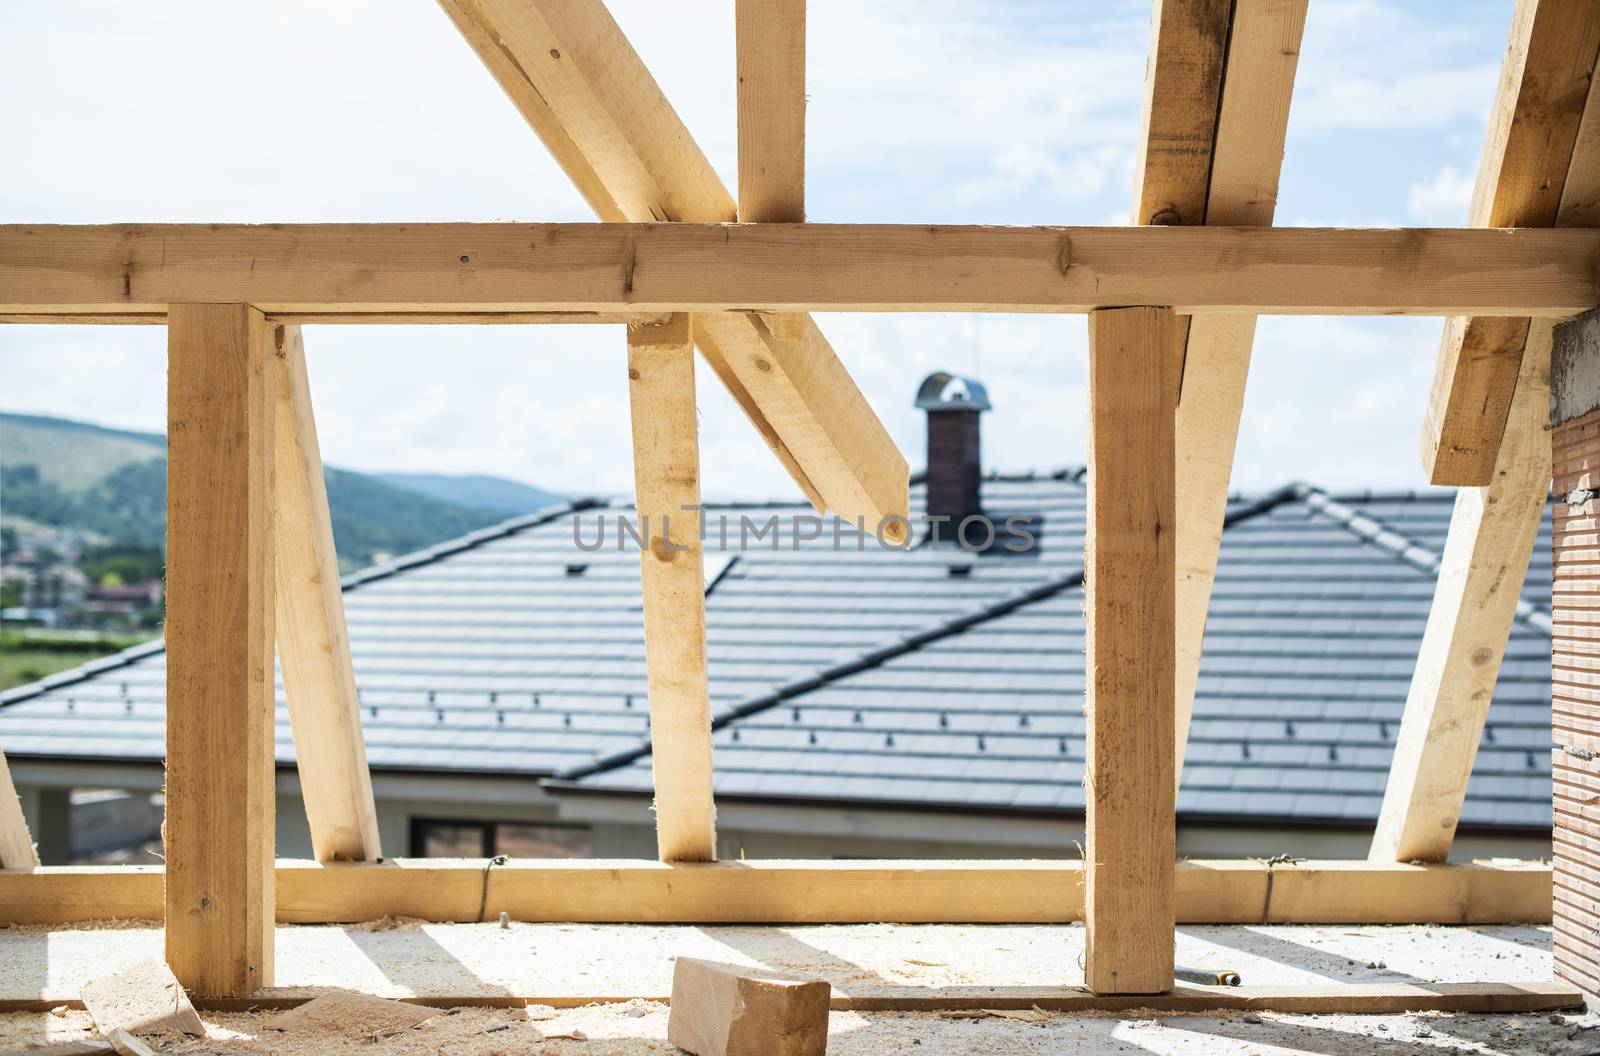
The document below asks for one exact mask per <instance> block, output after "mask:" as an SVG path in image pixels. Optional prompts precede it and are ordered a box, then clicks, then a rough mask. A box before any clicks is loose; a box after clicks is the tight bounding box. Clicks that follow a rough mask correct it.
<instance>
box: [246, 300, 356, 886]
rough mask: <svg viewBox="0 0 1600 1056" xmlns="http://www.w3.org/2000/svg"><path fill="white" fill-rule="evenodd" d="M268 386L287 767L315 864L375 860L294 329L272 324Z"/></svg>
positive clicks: (352, 689) (312, 425) (312, 424)
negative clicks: (294, 778) (292, 770)
mask: <svg viewBox="0 0 1600 1056" xmlns="http://www.w3.org/2000/svg"><path fill="white" fill-rule="evenodd" d="M275 329H276V344H277V356H276V357H275V358H274V360H273V365H274V370H275V372H276V375H277V377H276V379H275V381H274V388H275V405H276V409H275V414H276V420H275V424H274V428H275V437H274V448H275V452H276V455H275V458H276V471H277V478H276V482H275V483H276V487H277V502H276V505H275V509H276V525H275V527H276V531H277V536H276V547H275V552H276V555H277V561H276V565H277V581H276V582H277V592H278V593H277V606H276V609H277V620H276V624H277V632H278V662H279V664H280V665H281V666H282V668H283V692H284V696H285V697H286V698H287V699H288V703H289V723H290V725H291V727H292V728H293V731H294V754H295V765H296V766H297V768H298V769H299V773H300V793H301V797H302V798H303V799H304V800H305V807H306V820H307V821H308V822H309V823H310V827H311V847H312V852H313V853H314V854H315V855H316V858H317V860H318V861H319V862H335V861H340V862H362V861H373V860H376V859H378V858H380V857H382V855H383V852H382V851H381V850H380V849H379V846H378V812H377V807H376V805H375V804H374V802H373V798H372V774H371V773H370V772H369V771H368V769H367V742H366V739H365V738H364V737H363V735H362V732H361V705H360V703H359V702H358V701H357V699H356V676H355V669H354V668H353V667H352V666H351V662H350V635H349V632H348V631H347V630H346V629H345V621H344V595H343V593H341V591H340V589H339V560H338V558H337V557H336V556H335V555H334V548H333V522H332V520H331V519H330V518H329V516H328V489H327V486H326V484H325V482H324V481H323V477H322V451H321V448H320V447H319V446H318V444H317V423H316V419H315V417H314V416H313V414H312V410H311V381H310V379H309V378H308V377H307V375H306V352H305V342H304V340H303V339H302V337H301V333H300V327H299V326H297V325H293V324H291V325H289V326H282V327H277V328H275Z"/></svg>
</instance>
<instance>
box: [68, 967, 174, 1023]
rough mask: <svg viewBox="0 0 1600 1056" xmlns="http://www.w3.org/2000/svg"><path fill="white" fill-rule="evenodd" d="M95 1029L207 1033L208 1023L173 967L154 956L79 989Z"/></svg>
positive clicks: (90, 981)
mask: <svg viewBox="0 0 1600 1056" xmlns="http://www.w3.org/2000/svg"><path fill="white" fill-rule="evenodd" d="M78 996H79V997H81V998H83V1007H84V1008H86V1009H88V1010H89V1018H91V1019H93V1020H94V1025H95V1029H96V1030H98V1031H100V1033H102V1034H105V1035H107V1036H109V1035H110V1034H111V1032H112V1031H113V1030H119V1029H120V1030H126V1031H129V1032H131V1033H134V1034H193V1035H196V1036H201V1035H204V1034H205V1032H206V1028H205V1025H204V1024H203V1023H201V1022H200V1016H199V1015H198V1014H197V1013H196V1012H195V1010H194V1005H192V1004H190V1003H189V995H188V994H187V993H185V992H184V989H183V987H182V985H180V984H179V982H178V979H177V977H176V976H174V975H173V974H172V969H170V968H168V967H167V965H166V963H165V962H164V961H159V960H157V959H155V958H154V957H150V958H147V959H146V960H143V961H139V962H138V963H136V964H130V965H129V966H128V967H126V968H124V969H123V970H122V971H120V972H116V973H114V974H112V975H103V976H101V977H100V978H98V979H91V980H89V981H88V982H87V983H84V984H83V989H82V990H80V991H79V992H78Z"/></svg>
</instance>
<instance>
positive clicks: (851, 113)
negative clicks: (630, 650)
mask: <svg viewBox="0 0 1600 1056" xmlns="http://www.w3.org/2000/svg"><path fill="white" fill-rule="evenodd" d="M610 6H611V9H612V11H613V13H614V14H615V15H616V18H617V20H618V22H619V23H621V25H622V28H623V29H624V31H625V32H626V33H627V34H628V36H629V39H630V40H631V41H632V42H633V44H634V46H635V48H636V49H637V50H638V51H639V53H640V54H641V55H642V57H643V58H644V61H645V63H646V64H647V65H648V66H649V68H650V70H651V71H652V73H653V74H654V75H655V77H656V79H657V81H658V82H659V83H660V84H661V86H662V88H663V90H664V91H665V93H666V95H667V97H668V98H669V99H670V100H671V102H672V104H673V106H674V107H675V108H676V109H677V111H678V113H679V115H680V116H681V117H682V118H683V120H684V123H685V124H686V125H687V126H688V128H689V130H690V132H691V133H692V134H693V135H694V136H695V138H696V139H697V140H698V141H699V143H700V145H701V146H702V148H703V149H704V150H705V152H706V154H707V155H708V156H709V157H710V159H711V161H712V163H713V165H714V166H715V167H716V169H717V171H718V172H719V173H720V174H721V176H722V178H723V180H724V182H725V183H727V184H728V186H729V187H730V188H731V187H733V186H734V185H735V182H736V168H737V166H736V149H737V144H736V123H735V107H734V46H733V44H734V42H733V3H732V0H670V2H662V0H610ZM1511 7H1512V0H1409V2H1397V0H1312V2H1311V7H1310V16H1309V18H1308V21H1307V25H1306V31H1305V38H1304V42H1303V46H1302V49H1301V57H1300V65H1299V76H1298V79H1297V82H1296V85H1295V93H1294V99H1293V104H1292V107H1291V110H1290V118H1289V132H1288V142H1287V146H1286V150H1285V160H1284V168H1283V178H1282V184H1281V189H1280V195H1279V205H1278V211H1277V217H1278V222H1279V223H1280V224H1295V225H1319V226H1322V225H1327V226H1363V227H1381V226H1399V225H1411V226H1419V225H1422V226H1455V225H1459V224H1461V223H1463V222H1464V221H1465V218H1466V211H1467V204H1468V199H1469V197H1470V194H1471V188H1472V179H1473V176H1474V173H1475V172H1476V167H1477V158H1478V154H1479V152H1480V150H1481V148H1482V144H1483V138H1484V130H1485V123H1486V120H1487V116H1488V111H1489V106H1490V103H1491V101H1492V98H1493V94H1494V88H1495V80H1496V76H1497V72H1498V69H1499V64H1500V57H1501V54H1502V52H1503V51H1504V49H1505V43H1506V35H1507V30H1508V27H1509V24H1510V16H1511ZM1149 19H1150V4H1149V3H1148V0H1145V2H1121V0H1088V2H1077V0H1074V2H1068V0H870V2H868V0H811V3H810V16H809V26H808V55H809V58H808V65H809V68H808V96H809V107H808V116H807V122H808V124H807V194H806V205H807V213H808V217H809V219H811V220H813V221H819V222H820V221H825V222H842V223H920V222H928V223H944V224H953V223H985V224H1121V223H1126V222H1127V220H1128V211H1129V208H1130V204H1131V201H1132V197H1133V193H1132V192H1133V164H1134V153H1135V148H1136V142H1137V139H1138V135H1139V110H1140V105H1141V103H1142V94H1143V83H1144V65H1145V57H1146V51H1147V49H1148V45H1149V36H1150V27H1149ZM0 99H3V100H5V102H4V104H0V142H3V143H5V144H6V145H7V146H6V153H5V156H4V159H3V162H0V173H3V176H0V222H4V223H20V222H38V223H44V222H59V223H113V222H122V221H130V222H132V221H141V222H202V221H229V222H337V221H488V220H503V219H515V220H523V221H581V220H592V219H593V216H592V214H591V213H590V212H589V211H588V208H587V206H586V205H585V204H584V202H583V200H582V199H581V198H580V197H579V196H578V194H577V192H576V191H574V190H573V188H572V186H571V184H570V183H569V182H568V180H567V179H566V177H565V176H564V175H563V174H562V172H561V171H560V169H559V168H558V167H557V166H556V165H555V163H554V162H553V161H552V160H551V159H550V157H549V155H548V154H547V153H546V151H545V149H544V147H543V145H542V144H541V143H540V142H539V139H538V137H537V136H535V135H534V134H533V132H532V131H531V130H530V129H529V128H528V127H527V125H526V124H525V122H524V121H523V120H522V118H521V116H520V115H519V114H518V113H517V111H516V110H515V109H514V108H513V107H512V105H511V104H510V102H509V101H507V99H506V98H505V96H504V95H503V94H502V93H501V91H500V89H499V87H498V86H497V85H496V84H495V82H494V80H493V79H492V78H491V77H490V76H489V74H488V73H487V72H486V71H485V70H484V69H483V67H482V66H481V65H480V64H479V62H478V60H477V58H476V56H474V55H473V53H472V51H471V50H470V49H469V48H468V46H467V44H466V42H465V41H464V40H463V39H462V38H461V37H460V36H459V35H458V34H457V33H456V31H455V30H454V28H453V27H452V26H451V24H450V23H449V21H448V19H447V18H446V16H445V15H444V13H443V12H442V11H441V10H440V9H439V8H438V7H437V6H436V5H435V4H434V3H433V2H432V0H333V2H330V0H273V2H271V3H267V4H262V3H245V2H237V0H235V2H226V0H225V2H218V0H163V2H162V3H160V4H129V3H126V2H125V0H118V2H114V3H113V2H106V0H54V2H52V3H50V4H5V5H0ZM818 321H819V322H820V323H821V325H822V327H823V330H824V332H825V333H826V334H827V335H828V336H829V338H830V340H831V341H832V344H833V346H834V348H835V350H836V351H837V352H838V354H839V356H840V358H841V359H842V360H843V361H844V363H845V365H846V366H847V367H848V368H849V369H850V371H851V373H852V375H853V376H854V378H855V379H856V382H857V384H858V385H859V386H860V388H861V389H862V391H863V392H864V393H865V394H866V397H867V399H868V401H869V402H870V403H871V404H872V406H873V408H874V409H875V410H876V412H877V413H878V415H879V417H880V418H881V419H882V420H883V421H884V423H885V425H886V426H887V428H888V429H889V431H890V433H891V434H892V435H893V437H894V439H895V441H896V442H897V443H898V444H899V445H900V448H901V450H902V451H903V452H904V453H905V454H906V457H907V459H908V460H909V461H910V463H911V465H912V466H913V468H916V467H920V465H921V463H922V461H923V423H922V421H921V418H920V415H919V412H916V411H915V410H913V408H912V406H911V404H912V398H913V395H914V393H915V390H916V385H917V382H918V381H919V380H920V379H921V378H922V377H923V376H924V375H925V374H927V373H928V372H930V371H932V370H938V369H948V370H953V371H956V372H959V373H967V374H974V375H976V376H978V377H980V378H981V379H982V380H983V381H984V382H985V383H986V384H987V385H988V387H989V392H990V397H991V401H992V403H993V405H994V410H993V411H992V412H991V413H990V414H988V415H986V416H985V419H984V445H985V446H984V460H985V464H986V466H987V467H988V468H991V469H998V470H1002V471H1010V472H1015V471H1026V470H1029V469H1034V470H1040V471H1045V470H1049V469H1053V468H1055V467H1059V466H1065V465H1074V464H1079V463H1081V462H1082V460H1083V458H1084V444H1085V432H1086V431H1085V414H1086V411H1087V402H1086V401H1087V392H1086V382H1085V377H1086V365H1087V364H1086V344H1087V335H1086V327H1085V320H1084V317H1082V316H1044V315H965V314H945V313H927V314H903V315H868V314H830V315H819V316H818ZM1439 331H1440V321H1439V320H1437V319H1357V318H1316V317H1271V318H1264V319H1262V320H1261V323H1260V326H1259V328H1258V331H1257V338H1256V346H1255V354H1254V360H1253V365H1252V370H1251V375H1250V380H1249V385H1248V389H1247V394H1246V400H1245V409H1244V418H1243V422H1242V425H1241V429H1240V437H1239V451H1238V456H1237V460H1236V463H1235V468H1234V478H1233V479H1234V485H1235V487H1236V488H1238V489H1242V490H1246V491H1255V490H1263V489H1267V488H1271V487H1275V486H1277V485H1279V484H1282V483H1285V482H1287V481H1290V480H1309V481H1312V482H1315V483H1318V484H1322V485H1324V486H1328V487H1331V488H1336V489H1352V488H1382V489H1391V488H1415V487H1421V486H1423V485H1424V484H1425V480H1424V477H1423V472H1422V468H1421V464H1420V462H1419V459H1418V456H1417V453H1416V451H1417V435H1418V430H1419V428H1420V426H1421V422H1422V414H1423V408H1424V405H1425V403H1426V400H1427V393H1428V387H1429V382H1430V379H1431V377H1432V370H1433V361H1434V358H1435V355H1436V353H1437V350H1438V343H1439ZM306 349H307V357H308V364H309V371H310V377H311V385H312V393H313V398H314V402H315V406H316V414H317V424H318V430H319V434H320V440H321V445H322V452H323V457H324V459H325V460H326V461H327V462H329V463H331V464H335V465H341V466H346V467H350V468H354V469H362V470H408V471H428V472H447V473H492V474H498V475H501V476H506V477H511V478H514V479H518V480H523V481H526V482H529V483H532V484H536V485H539V486H541V487H546V488H549V489H552V490H556V491H562V492H566V493H569V494H598V493H618V494H626V493H629V492H631V489H632V468H631V459H630V453H629V452H630V441H629V436H628V414H627V390H626V377H625V374H626V363H625V357H626V349H625V342H624V337H623V334H622V331H621V329H620V328H617V327H609V326H604V327H603V326H526V327H515V326H409V327H400V326H308V327H307V328H306ZM164 356H165V331H164V330H163V328H161V327H148V326H146V327H119V326H104V327H69V326H4V327H0V410H10V411H23V412H28V413H34V414H52V415H60V416H65V417H71V418H80V419H86V420H90V421H95V422H100V423H104V424H108V425H114V426H118V427H123V428H132V429H143V430H152V431H160V430H162V429H163V428H164V423H165V414H166V411H165V359H164ZM698 402H699V406H700V418H701V447H702V455H701V461H702V481H703V490H704V492H705V494H706V495H707V496H708V497H709V498H730V497H742V498H750V499H755V498H768V497H779V496H787V495H792V494H793V493H794V489H793V487H792V486H791V485H790V483H789V480H788V477H787V475H786V474H785V472H784V471H783V469H782V467H781V466H779V464H778V463H777V461H776V460H775V459H774V458H773V457H772V455H771V453H770V452H769V451H768V450H767V449H766V447H765V445H764V444H762V443H761V441H760V439H759V438H758V437H757V435H756V434H755V432H754V430H753V429H752V428H751V427H750V425H749V424H748V422H747V421H746V420H745V418H744V417H743V415H742V414H741V412H740V411H739V410H738V408H737V407H736V406H735V405H734V404H733V402H732V401H731V400H730V399H729V398H728V397H727V396H726V394H725V393H724V392H723V391H722V390H721V388H720V386H719V384H718V383H717V381H716V379H715V377H714V376H712V375H711V374H709V373H708V372H707V371H706V370H705V369H704V367H703V365H702V366H701V368H700V370H699V377H698Z"/></svg>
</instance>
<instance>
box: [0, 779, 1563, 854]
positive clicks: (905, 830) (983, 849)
mask: <svg viewBox="0 0 1600 1056" xmlns="http://www.w3.org/2000/svg"><path fill="white" fill-rule="evenodd" d="M11 766H12V773H13V777H14V779H15V781H16V784H17V790H18V793H19V795H20V796H21V799H22V804H23V811H24V813H25V815H26V816H27V818H28V824H29V827H30V830H31V832H32V833H33V837H34V840H35V842H36V843H38V844H39V848H40V855H41V858H42V859H43V860H44V861H45V862H46V863H47V864H55V863H62V862H65V861H66V860H67V853H68V843H67V834H68V826H69V824H70V823H69V816H70V814H69V797H70V794H71V791H72V789H74V788H79V789H84V788H97V789H100V788H116V789H125V790H127V791H130V792H139V793H145V794H148V793H152V792H158V791H160V790H161V786H162V768H161V766H160V765H159V764H153V763H146V764H124V763H96V762H92V761H89V762H84V761H76V762H60V761H46V760H30V759H14V760H12V763H11ZM373 792H374V795H375V796H376V797H377V804H378V825H379V831H380V838H381V840H382V846H383V851H384V854H385V855H386V856H388V857H403V856H406V855H409V854H410V853H412V847H411V827H412V823H413V821H414V820H415V819H432V820H435V821H443V822H449V821H465V822H490V821H503V822H522V823H534V824H540V823H543V824H567V825H580V826H584V827H585V828H587V829H588V831H589V834H590V836H591V839H592V845H593V852H594V856H595V857H597V858H644V859H653V858H655V856H656V842H655V822H654V817H653V815H652V814H651V811H650V801H649V799H648V797H644V796H611V795H597V794H591V793H584V794H578V795H574V794H563V795H560V796H552V795H550V794H549V793H548V792H546V791H545V790H544V789H542V788H541V787H540V786H539V785H538V784H537V782H535V781H534V780H533V779H531V778H526V777H495V776H483V777H477V776H469V775H440V774H423V773H401V772H394V771H380V772H377V773H374V774H373ZM1369 839H1370V833H1369V832H1366V831H1362V830H1356V829H1348V830H1331V829H1317V828H1310V827H1306V826H1263V827H1244V826H1216V825H1180V826H1179V830H1178V853H1179V854H1181V855H1184V856H1187V857H1193V858H1240V857H1256V858H1266V857H1271V856H1273V855H1276V854H1289V855H1293V856H1295V857H1299V858H1365V857H1366V854H1367V844H1368V840H1369ZM1082 842H1083V824H1082V822H1081V821H1071V820H1058V819H1052V818H1044V817H1010V816H1003V815H994V816H979V815H970V814H954V813H943V812H938V811H907V810H901V811H894V810H879V809H870V808H863V809H853V808H844V807H834V806H825V805H808V804H777V803H745V802H725V803H720V804H718V811H717V854H718V856H719V857H722V858H726V859H737V858H741V857H745V858H818V859H827V858H1075V857H1078V856H1079V855H1080V854H1081V851H1080V849H1079V848H1080V846H1081V844H1082ZM1550 850H1551V848H1550V838H1549V836H1548V834H1546V835H1544V836H1514V835H1489V836H1485V835H1481V834H1470V833H1469V834H1464V835H1461V836H1459V837H1457V839H1456V843H1455V848H1454V851H1453V852H1452V854H1451V858H1452V860H1453V861H1471V860H1473V859H1477V858H1495V857H1498V858H1548V857H1549V856H1550ZM278 855H279V856H280V857H284V858H310V857H311V856H312V852H311V833H310V828H309V826H308V825H307V822H306V814H305V807H304V804H303V802H302V800H301V794H300V783H299V778H298V776H297V775H296V773H295V772H294V771H293V770H280V771H279V773H278Z"/></svg>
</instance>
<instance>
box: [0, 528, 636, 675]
mask: <svg viewBox="0 0 1600 1056" xmlns="http://www.w3.org/2000/svg"><path fill="white" fill-rule="evenodd" d="M607 504H608V500H606V499H603V498H583V499H570V500H566V501H562V502H558V503H552V504H550V505H549V506H544V507H541V508H540V509H537V510H535V511H534V512H532V513H524V514H518V515H517V516H515V517H509V518H507V519H506V520H504V521H501V522H500V523H498V524H493V525H490V526H489V527H487V528H479V529H478V530H477V531H473V532H468V533H467V534H466V535H460V536H457V537H456V538H454V539H447V540H445V541H444V542H442V543H438V544H435V545H434V546H430V547H426V548H424V549H422V550H414V551H412V552H411V553H409V554H402V555H401V556H399V557H397V558H394V559H392V560H390V561H386V562H384V563H383V564H381V565H373V566H372V567H370V568H364V569H361V570H360V571H358V572H352V573H350V574H349V575H348V576H343V577H341V578H340V580H339V590H340V592H341V593H343V592H345V591H349V590H354V589H355V588H356V587H359V586H363V585H364V584H367V583H371V582H374V581H375V580H379V579H387V578H388V577H390V576H392V575H395V574H396V573H399V572H403V571H406V570H408V569H413V568H418V567H421V566H422V565H427V564H431V563H433V562H434V561H437V560H439V559H440V558H443V557H449V556H450V555H452V554H458V553H461V552H462V551H464V550H471V549H472V548H474V547H477V546H482V545H483V544H484V543H486V542H489V541H490V540H493V539H504V538H505V537H506V536H508V535H515V534H516V533H518V532H521V531H525V530H527V529H529V528H537V527H539V526H540V525H542V524H548V523H550V522H551V521H553V520H555V519H556V518H558V517H564V516H566V515H567V514H569V513H577V512H579V511H581V510H588V509H593V508H594V507H596V506H605V505H607ZM166 647H167V643H166V639H165V638H164V637H162V638H155V639H152V640H151V641H148V642H141V643H140V644H138V645H135V646H130V647H129V648H127V649H124V650H122V651H121V652H118V653H112V654H110V655H109V656H102V657H99V658H97V659H94V660H90V661H89V662H87V663H83V664H79V665H78V666H77V667H72V668H68V669H67V670H65V671H57V672H56V673H55V674H53V675H47V676H45V677H44V678H41V679H39V680H38V681H37V682H29V683H28V684H27V685H24V686H16V687H14V688H12V689H8V690H5V691H3V692H0V707H5V706H6V705H8V704H15V703H18V702H19V701H24V700H31V699H32V698H34V697H37V696H42V695H43V694H45V693H48V692H50V691H51V690H53V689H60V688H61V687H62V686H71V685H76V684H77V683H79V682H86V681H88V680H89V679H90V678H93V677H94V676H96V675H99V674H101V673H103V672H106V671H112V670H115V669H116V668H119V667H128V666H130V665H131V664H133V663H134V662H135V661H138V660H143V659H144V658H145V657H148V656H154V655H155V654H157V653H160V652H164V651H165V650H166Z"/></svg>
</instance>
